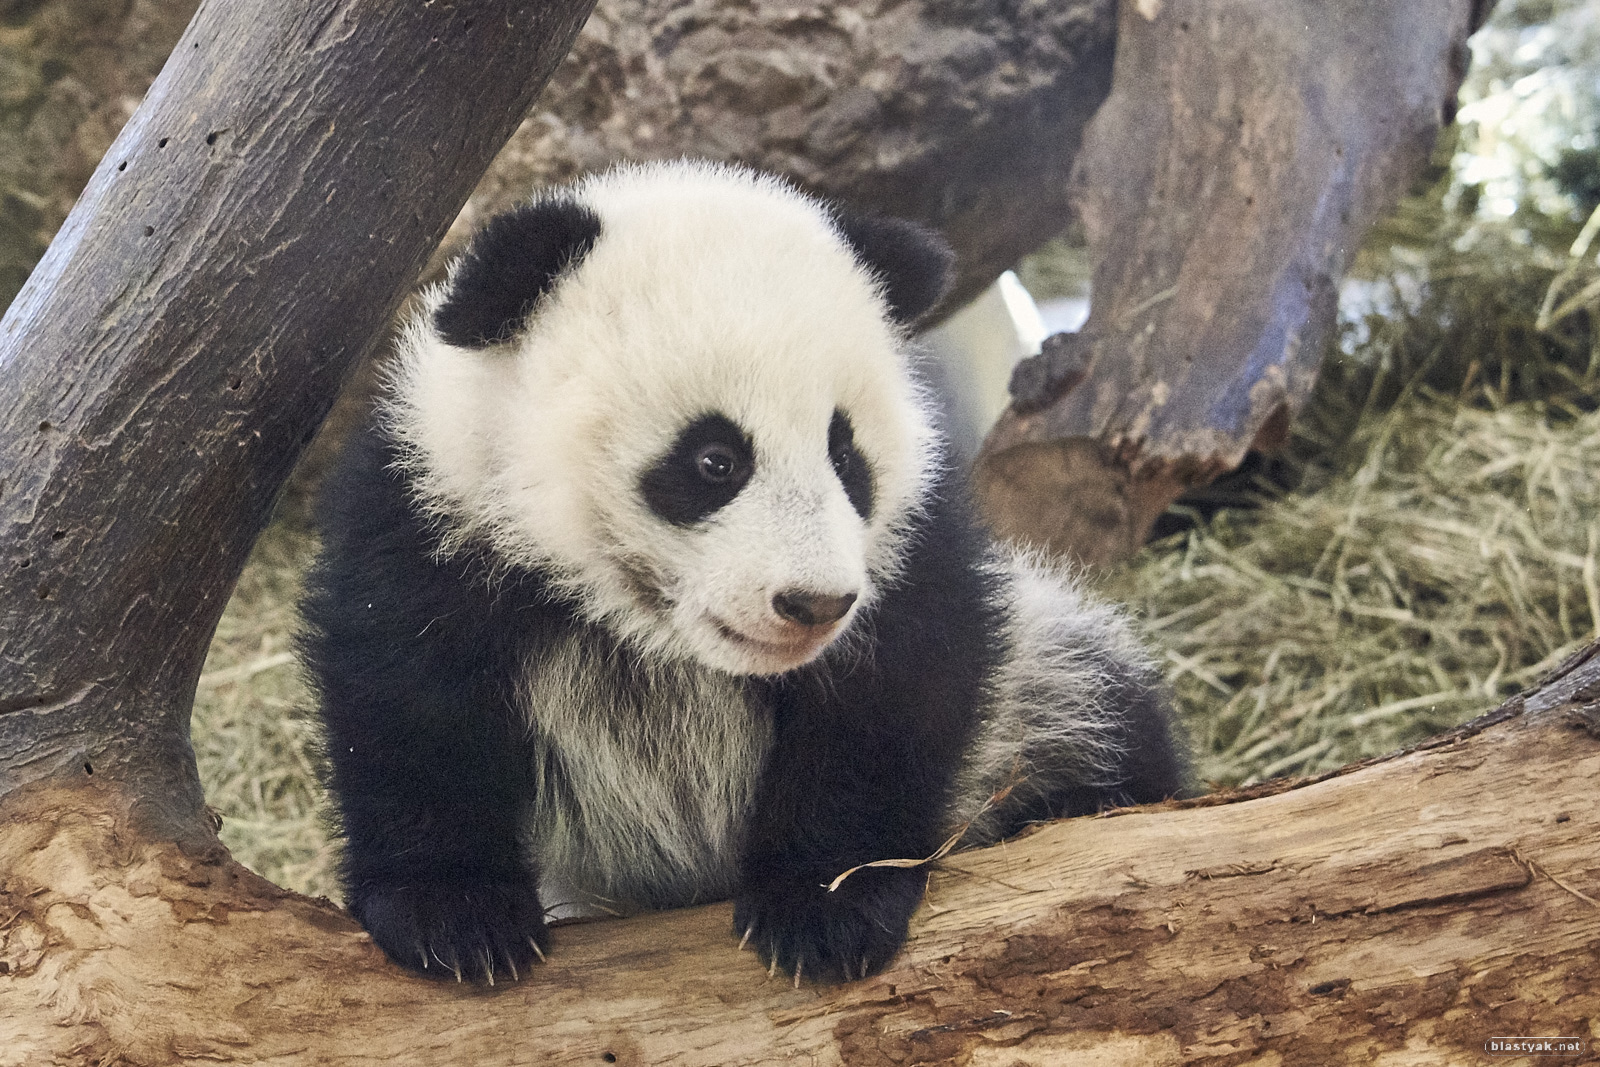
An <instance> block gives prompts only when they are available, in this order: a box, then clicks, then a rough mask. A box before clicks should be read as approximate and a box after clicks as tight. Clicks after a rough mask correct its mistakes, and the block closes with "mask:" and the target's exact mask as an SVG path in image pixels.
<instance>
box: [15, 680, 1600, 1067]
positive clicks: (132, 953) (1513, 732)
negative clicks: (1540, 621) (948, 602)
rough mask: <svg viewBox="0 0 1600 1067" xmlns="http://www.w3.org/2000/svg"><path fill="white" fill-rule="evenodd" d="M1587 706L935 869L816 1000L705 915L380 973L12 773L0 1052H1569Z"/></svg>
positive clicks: (190, 1060) (885, 1055)
mask: <svg viewBox="0 0 1600 1067" xmlns="http://www.w3.org/2000/svg"><path fill="white" fill-rule="evenodd" d="M1592 652H1593V650H1591V654H1592ZM1597 700H1600V659H1595V660H1591V661H1589V662H1586V663H1582V664H1580V665H1579V666H1578V667H1577V669H1576V670H1574V671H1572V672H1571V673H1569V674H1568V675H1566V676H1565V677H1563V678H1561V679H1559V680H1558V681H1557V682H1555V683H1554V684H1552V685H1549V686H1547V687H1546V688H1544V689H1542V690H1540V691H1539V692H1537V693H1535V694H1533V695H1531V696H1529V697H1527V698H1526V699H1524V698H1521V697H1519V698H1516V699H1515V700H1513V701H1512V702H1510V703H1509V704H1508V705H1506V706H1505V707H1504V708H1502V709H1501V710H1500V711H1499V712H1497V713H1496V714H1494V715H1491V716H1488V717H1486V719H1485V720H1481V721H1480V722H1479V723H1477V724H1473V725H1470V726H1469V727H1466V728H1463V729H1462V730H1460V731H1458V732H1456V733H1455V734H1454V735H1448V736H1446V737H1443V738H1439V739H1436V740H1434V741H1432V742H1429V743H1428V744H1427V745H1425V746H1424V747H1423V748H1422V749H1420V750H1417V751H1414V752H1412V753H1409V754H1404V755H1401V756H1398V757H1395V758H1390V759H1386V760H1381V761H1375V762H1373V763H1371V764H1368V765H1363V766H1357V767H1355V768H1350V769H1347V770H1346V771H1344V772H1339V773H1336V774H1334V775H1330V776H1328V777H1326V778H1325V779H1323V780H1319V781H1316V782H1314V783H1309V784H1306V783H1301V786H1302V787H1298V788H1297V787H1295V786H1294V785H1293V784H1290V783H1269V784H1268V785H1266V786H1263V787H1260V788H1258V789H1257V790H1255V791H1254V792H1253V793H1245V794H1235V795H1232V796H1221V797H1211V798H1206V799H1205V800H1203V801H1200V802H1197V803H1193V804H1191V805H1190V806H1188V807H1185V808H1181V809H1176V810H1174V809H1170V808H1169V809H1158V810H1144V809H1138V810H1133V811H1129V812H1126V813H1120V814H1118V815H1116V816H1115V817H1110V818H1100V819H1093V818H1090V819H1079V820H1073V821H1070V822H1063V823H1056V824H1053V825H1051V826H1048V827H1044V828H1041V829H1040V830H1038V831H1037V832H1035V833H1033V834H1032V835H1030V836H1027V837H1024V838H1022V839H1020V840H1017V841H1013V842H1010V843H1008V844H1005V845H1002V846H999V847H996V848H993V849H988V850H985V851H982V852H975V853H969V854H966V855H961V856H957V857H955V858H954V859H952V860H949V861H946V864H945V869H944V870H943V871H942V872H940V873H938V874H937V875H936V876H935V878H934V881H933V886H932V888H931V890H930V893H929V897H928V900H927V902H926V904H925V905H924V907H923V908H922V910H921V911H920V912H919V914H918V917H917V919H916V920H915V921H914V923H913V927H912V935H911V940H910V942H909V945H908V947H907V948H906V950H905V952H904V953H903V954H902V956H901V957H900V958H899V959H898V960H897V961H896V962H895V964H894V965H892V966H891V968H890V969H889V970H888V971H887V972H885V973H884V974H882V975H879V976H877V977H875V978H873V979H870V980H868V981H865V982H861V983H857V984H854V985H848V986H843V987H836V988H831V989H818V988H814V987H809V986H808V987H805V988H801V989H798V990H797V989H793V988H791V987H790V986H789V985H788V984H787V983H785V982H781V981H768V980H767V979H766V975H765V973H764V972H763V970H762V969H761V967H760V966H759V964H758V963H757V962H756V960H755V957H754V956H753V955H750V954H741V953H739V952H738V951H737V950H736V943H735V941H734V939H733V937H732V934H731V932H730V930H729V926H730V918H729V908H728V906H727V905H725V904H724V905H714V906H710V907H706V908H700V909H695V910H690V911H680V912H670V913H665V914H661V915H656V916H647V917H644V918H640V919H634V920H628V921H620V922H607V923H596V924H589V925H580V926H570V927H565V928H561V929H558V930H557V931H556V932H555V952H554V953H553V954H552V956H551V959H550V962H549V963H548V964H545V965H542V966H540V967H539V968H538V969H537V970H536V971H535V973H534V974H533V975H532V976H530V977H528V978H526V979H525V980H524V981H523V982H521V983H520V984H517V985H512V986H506V985H501V986H500V987H498V988H495V989H474V988H472V987H464V986H457V985H455V984H454V983H441V982H435V981H431V980H429V979H426V978H420V977H415V976H411V975H409V974H406V973H403V972H401V971H400V970H399V969H398V968H396V967H395V966H393V965H392V964H390V963H388V962H387V961H386V960H385V959H384V958H383V957H382V955H381V954H380V953H379V952H378V950H377V949H376V948H374V947H373V945H372V943H371V941H370V940H369V939H368V937H367V936H366V935H365V934H364V933H363V932H362V931H361V930H360V929H359V928H358V927H357V926H356V925H355V923H354V922H352V921H351V920H350V919H349V918H348V917H347V916H346V915H344V914H343V913H342V912H340V911H338V910H337V909H335V908H333V907H331V906H330V905H328V904H326V902H317V901H312V900H307V899H305V898H303V897H299V896H296V895H294V894H290V893H287V892H285V891H282V890H279V889H276V888H275V887H273V886H271V885H269V884H267V883H265V882H263V881H262V880H261V879H259V878H257V877H255V876H253V875H251V874H250V873H249V872H247V871H245V870H244V869H243V868H240V867H238V866H237V865H236V864H233V863H232V862H231V861H230V860H229V859H228V858H227V855H226V853H225V852H224V851H223V850H222V849H221V847H220V846H216V845H213V846H211V847H210V848H209V849H200V850H194V851H191V852H189V853H187V854H186V853H184V852H182V851H180V850H179V849H178V848H177V847H175V846H173V845H170V844H166V843H162V842H159V841H151V840H149V839H148V838H146V837H144V836H142V835H141V834H140V833H139V832H138V830H137V829H136V827H135V826H134V824H133V823H132V822H131V821H130V820H129V818H128V804H129V802H128V800H127V799H126V797H125V796H123V795H121V794H119V793H118V792H116V791H114V790H111V789H106V788H102V787H101V786H99V785H98V784H96V785H87V784H86V785H84V786H82V787H80V788H75V789H62V788H59V787H44V786H36V787H30V788H29V789H27V790H22V791H17V792H13V793H11V794H10V795H9V796H6V797H4V798H0V871H3V872H5V874H4V881H3V883H0V1065H4V1067H18V1065H23V1064H27V1065H33V1064H46V1063H54V1064H104V1063H120V1064H130V1065H140V1067H144V1065H151V1067H154V1065H170V1064H201V1063H207V1064H215V1063H272V1064H277V1065H281V1067H293V1065H298V1064H307V1065H309V1064H318V1065H329V1064H388V1063H462V1064H468V1063H470V1064H473V1065H474V1067H490V1065H495V1064H585V1065H591V1064H592V1065H599V1064H603V1063H617V1064H625V1065H636V1064H660V1063H674V1064H682V1065H685V1067H689V1065H696V1064H704V1065H717V1067H737V1065H744V1064H749V1065H767V1064H772V1063H776V1062H788V1061H789V1060H796V1061H799V1062H807V1063H813V1064H849V1065H852V1067H855V1065H867V1064H874V1065H876V1064H917V1063H949V1064H964V1065H1018V1064H1023V1065H1029V1064H1041V1065H1042V1064H1066V1063H1073V1064H1098V1065H1127V1067H1163V1065H1169V1064H1208V1065H1229V1064H1242V1063H1260V1064H1276V1065H1284V1067H1293V1065H1305V1067H1326V1065H1327V1064H1333V1063H1375V1062H1381V1063H1383V1064H1386V1065H1391V1067H1394V1065H1404V1064H1439V1065H1446V1064H1451V1065H1457V1064H1463V1063H1477V1062H1480V1060H1482V1059H1483V1045H1484V1042H1485V1041H1486V1040H1488V1039H1489V1038H1490V1037H1494V1036H1506V1035H1510V1036H1518V1035H1522V1036H1566V1037H1577V1038H1580V1039H1581V1040H1582V1041H1583V1043H1584V1047H1585V1048H1586V1049H1587V1048H1589V1047H1591V1046H1592V1044H1593V1043H1594V1042H1596V1041H1600V978H1597V966H1596V961H1597V960H1600V899H1597V898H1600V852H1597V851H1596V849H1595V841H1596V840H1597V839H1600V808H1597V806H1596V805H1595V803H1594V783H1595V782H1596V781H1597V780H1600V708H1597V705H1596V701H1597ZM1586 1055H1587V1053H1586ZM1561 1062H1571V1061H1568V1060H1563V1061H1561Z"/></svg>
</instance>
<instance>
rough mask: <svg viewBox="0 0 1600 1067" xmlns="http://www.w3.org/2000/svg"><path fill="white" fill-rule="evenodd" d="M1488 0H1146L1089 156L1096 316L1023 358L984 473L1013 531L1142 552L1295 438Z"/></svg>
mask: <svg viewBox="0 0 1600 1067" xmlns="http://www.w3.org/2000/svg"><path fill="white" fill-rule="evenodd" d="M1489 6H1490V3H1488V2H1486V0H1423V2H1417V3H1403V4H1396V3H1392V2H1390V0H1345V2H1341V3H1329V2H1327V0H1129V2H1127V3H1125V4H1123V5H1122V9H1121V14H1120V25H1119V29H1118V41H1117V59H1116V74H1115V84H1114V87H1113V91H1112V94H1111V97H1110V98H1109V99H1108V100H1107V101H1106V103H1105V106H1104V107H1102V108H1101V109H1100V112H1099V114H1097V115H1096V116H1095V119H1094V122H1093V124H1092V125H1091V126H1090V129H1089V132H1088V134H1087V135H1086V138H1085V142H1084V147H1083V152H1082V153H1081V155H1080V156H1079V158H1078V162H1077V172H1076V176H1075V179H1074V181H1075V184H1076V186H1077V189H1078V194H1077V197H1076V199H1077V203H1078V205H1079V208H1080V210H1081V212H1082V215H1083V219H1084V226H1085V229H1086V231H1087V233H1088V238H1089V247H1090V252H1091V254H1092V258H1093V260H1094V263H1095V272H1094V303H1093V309H1092V311H1091V312H1090V316H1089V321H1088V323H1087V324H1086V325H1085V327H1084V330H1083V332H1081V333H1079V334H1075V335H1070V336H1069V335H1062V336H1058V337H1056V338H1054V339H1053V340H1052V341H1051V342H1050V343H1049V344H1047V346H1046V349H1045V351H1044V352H1043V353H1042V354H1041V355H1040V356H1039V357H1037V358H1036V359H1033V360H1029V361H1027V362H1025V363H1024V364H1022V365H1020V366H1019V367H1018V368H1017V372H1016V374H1015V375H1013V377H1012V384H1011V390H1012V404H1011V407H1010V409H1009V410H1008V411H1007V412H1006V413H1005V415H1004V416H1003V417H1002V418H1001V420H1000V422H999V424H998V425H997V426H996V427H995V428H994V430H993V432H992V433H991V434H990V436H989V439H988V441H987V442H986V443H985V445H984V449H983V452H982V454H981V455H980V457H979V460H978V465H977V469H976V472H975V477H976V481H977V485H978V487H979V495H980V498H981V502H982V505H983V510H984V513H985V515H986V516H987V517H988V519H989V521H990V523H991V525H992V526H994V528H995V529H996V530H997V531H999V532H1000V533H1002V534H1004V535H1006V536H1009V537H1013V538H1017V539H1020V540H1024V541H1030V542H1033V543H1035V544H1039V545H1041V546H1046V547H1048V548H1049V549H1051V550H1052V551H1054V552H1057V553H1060V554H1065V555H1070V556H1074V557H1077V558H1078V559H1079V560H1082V561H1084V562H1088V563H1105V562H1109V561H1111V560H1114V559H1117V558H1119V557H1122V556H1125V555H1128V554H1131V553H1132V552H1133V551H1135V550H1137V548H1138V547H1139V546H1140V545H1141V544H1142V543H1143V542H1144V539H1145V537H1146V535H1147V534H1148V532H1149V530H1150V527H1151V525H1152V524H1153V523H1154V522H1155V520H1156V518H1157V517H1158V516H1159V515H1160V514H1161V512H1163V511H1164V510H1166V507H1167V505H1168V504H1170V503H1171V502H1172V501H1173V500H1174V499H1176V497H1177V496H1178V494H1179V493H1181V492H1182V491H1183V490H1184V489H1185V488H1187V487H1189V486H1193V485H1199V484H1203V483H1205V482H1207V481H1210V480H1211V479H1212V478H1214V477H1215V476H1216V475H1218V474H1220V473H1222V472H1223V471H1227V470H1231V469H1232V468H1233V467H1235V466H1237V465H1238V463H1239V461H1240V460H1241V459H1243V458H1244V454H1245V452H1246V450H1248V449H1249V448H1251V447H1252V446H1253V445H1254V446H1258V447H1264V448H1269V449H1270V448H1273V447H1276V446H1277V445H1279V444H1281V443H1282V442H1283V441H1284V439H1285V438H1286V436H1287V433H1288V428H1289V420H1290V418H1291V417H1292V416H1293V414H1294V413H1295V412H1297V411H1298V410H1299V409H1300V406H1301V405H1302V404H1303V403H1304V401H1305V399H1306V397H1307V395H1308V394H1309V393H1310V391H1311V385H1312V383H1313V381H1315V379H1316V375H1317V369H1318V366H1319V365H1320V363H1321V360H1322V354H1323V350H1324V348H1325V347H1326V343H1327V340H1328V337H1329V335H1330V333H1331V331H1332V328H1333V325H1334V321H1335V316H1336V312H1337V298H1338V285H1339V281H1340V279H1341V278H1342V277H1343V275H1344V272H1345V270H1346V268H1347V267H1348V266H1349V265H1350V262H1351V260H1352V258H1353V257H1354V255H1355V252H1356V249H1357V248H1358V247H1359V246H1360V244H1361V241H1362V238H1363V236H1364V235H1365V233H1366V232H1367V230H1368V228H1369V227H1370V226H1371V225H1372V224H1373V223H1374V222H1375V221H1377V219H1378V218H1380V217H1381V216H1382V215H1383V214H1384V213H1386V212H1387V211H1389V210H1390V209H1391V208H1392V207H1393V205H1394V204H1395V202H1396V201H1397V200H1398V198H1399V197H1400V196H1401V194H1402V193H1404V192H1405V190H1406V189H1407V188H1408V187H1409V186H1410V184H1411V183H1412V181H1414V180H1415V178H1416V177H1417V175H1418V174H1419V173H1420V171H1421V168H1422V166H1423V164H1424V163H1425V162H1426V160H1427V157H1428V154H1429V151H1430V149H1431V147H1432V144H1433V141H1434V137H1435V135H1436V134H1437V132H1438V130H1439V127H1440V125H1441V124H1443V123H1446V122H1448V121H1449V120H1450V117H1451V115H1452V114H1453V111H1454V100H1455V93H1456V89H1457V87H1458V86H1459V85H1460V83H1461V78H1462V76H1463V75H1464V74H1465V73H1466V59H1467V53H1466V39H1467V35H1468V34H1469V33H1470V32H1471V31H1472V30H1473V29H1475V28H1476V27H1477V25H1478V24H1479V23H1480V22H1481V21H1482V19H1483V17H1484V16H1485V15H1486V14H1487V9H1488V7H1489Z"/></svg>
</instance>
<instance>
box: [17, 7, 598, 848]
mask: <svg viewBox="0 0 1600 1067" xmlns="http://www.w3.org/2000/svg"><path fill="white" fill-rule="evenodd" d="M591 2H592V0H552V2H549V3H540V4H526V3H519V2H516V0H479V2H476V3H474V4H472V5H466V6H463V5H457V4H452V3H438V4H432V3H429V4H417V3H399V2H393V0H328V2H327V3H322V4H316V5H303V4H280V3H277V2H268V0H254V2H245V0H227V2H220V0H213V2H211V3H208V4H206V5H204V6H203V7H202V8H201V10H200V11H199V12H198V13H197V14H196V16H195V18H194V21H193V22H192V23H191V24H190V25H189V27H188V29H187V30H186V31H185V33H184V35H183V38H182V39H181V40H180V41H179V42H178V46H177V49H176V51H175V53H174V55H173V57H172V59H171V60H170V61H169V62H168V64H167V66H166V68H165V69H164V70H163V71H162V73H161V76H160V78H159V79H158V80H157V81H156V83H155V84H154V85H153V86H152V87H151V90H150V94H149V96H148V98H147V99H146V101H145V103H144V104H143V105H142V106H141V107H140V109H139V111H138V113H137V114H136V115H135V116H134V118H133V119H132V120H131V121H130V122H129V123H128V125H127V126H126V127H125V128H124V129H123V131H122V133H121V135H120V136H119V137H118V138H117V140H116V143H115V144H114V145H113V146H112V149H111V151H110V152H109V153H108V154H107V155H106V157H105V158H104V160H102V162H101V165H100V167H99V169H98V170H97V171H96V172H95V175H94V177H93V179H92V180H91V181H90V183H89V186H88V188H87V189H86V190H85V191H84V194H83V196H82V198H81V199H80V200H79V202H78V204H77V207H76V208H75V209H74V210H73V212H72V215H71V216H70V217H69V218H68V220H67V222H66V224H65V226H63V228H62V230H61V232H60V233H59V234H58V235H57V237H56V240H55V241H54V243H53V244H52V245H51V246H50V250H49V252H48V253H47V254H46V255H45V257H44V259H43V260H42V261H41V262H40V263H39V266H38V268H37V269H36V270H35V271H34V272H33V275H32V277H31V278H30V279H29V282H28V284H27V286H26V287H25V288H24V289H23V291H22V292H21V293H20V294H19V295H18V297H17V299H16V300H15V301H14V302H13V304H12V305H11V307H10V309H9V311H8V312H7V314H6V316H5V318H4V320H0V479H3V480H0V553H3V562H0V566H3V568H4V569H3V571H0V593H3V595H4V600H3V607H0V663H3V664H4V665H5V667H4V674H3V675H0V794H6V793H10V792H13V791H15V790H17V789H18V788H20V787H21V786H23V785H24V784H25V783H28V782H31V781H35V780H41V779H45V778H51V779H55V780H57V781H62V782H82V783H86V782H88V780H89V779H90V778H91V777H93V778H94V780H95V781H104V780H105V779H107V778H110V779H113V780H114V781H115V782H116V784H118V785H119V786H120V787H122V788H124V789H126V790H127V791H128V792H129V795H131V796H136V797H140V798H142V800H141V808H140V812H141V814H142V815H144V816H146V817H148V818H150V819H151V820H153V822H154V824H155V825H156V826H157V827H159V829H158V830H157V831H156V832H158V833H159V834H160V835H161V836H167V837H171V838H175V839H180V840H188V841H200V842H203V841H206V840H208V839H210V829H209V825H208V822H207V819H206V816H205V813H204V802H203V798H202V797H201V794H200V786H199V782H198V779H197V777H196V774H195V769H194V757H193V754H192V752H191V751H190V749H189V744H188V730H189V710H190V702H191V700H192V698H193V694H194V687H195V680H196V678H197V677H198V675H199V672H200V665H201V662H202V659H203V657H204V655H205V650H206V645H207V642H208V641H209V639H210V635H211V632H212V630H213V629H214V627H215V625H216V621H217V617H218V615H219V614H220V613H221V611H222V607H223V604H224V602H225V601H226V599H227V595H226V594H227V591H228V590H229V589H230V588H231V587H232V585H233V582H234V580H235V579H236V578H237V576H238V573H239V569H240V567H241V566H242V565H243V563H244V559H245V555H246V553H247V552H248V551H249V549H250V545H251V543H252V542H253V541H254V539H255V536H256V534H257V533H258V532H259V531H260V529H261V527H262V525H263V524H264V523H265V521H266V519H267V517H268V515H269V513H270V511H271V508H272V505H273V501H274V500H275V499H276V497H277V495H278V491H279V488H280V487H281V486H282V484H283V481H284V479H285V477H286V476H287V474H288V472H289V468H290V467H291V466H292V465H293V463H294V460H295V458H296V456H298V455H299V453H300V450H301V448H302V447H303V446H304V444H305V442H306V441H308V440H309V439H310V437H311V435H312V434H313V432H314V431H315V430H316V427H317V425H318V423H319V422H320V421H321V420H322V417H323V415H324V414H325V413H326V412H327V410H328V407H329V406H330V405H331V404H332V402H333V399H334V397H335V395H336V394H337V393H338V390H339V387H340V384H341V383H342V381H343V380H344V378H345V376H346V373H347V372H348V370H349V369H350V367H351V366H352V365H353V364H354V362H355V360H356V358H357V357H358V356H359V355H360V354H361V353H362V352H363V351H365V350H366V349H367V348H368V347H369V346H370V345H371V343H372V341H373V339H374V337H375V336H376V335H377V333H378V331H379V330H380V329H382V327H383V326H384V324H385V322H386V321H387V320H388V319H389V317H390V316H391V314H392V313H393V311H394V309H395V307H396V306H397V305H398V303H399V301H400V299H401V297H402V295H403V293H404V291H405V290H406V288H407V287H408V286H410V285H411V284H412V282H413V281H414V280H415V278H416V276H417V272H418V270H419V269H420V268H421V266H422V264H423V262H424V261H425V260H426V258H427V256H428V254H429V253H430V252H431V251H432V250H433V248H434V247H435V245H436V244H437V243H438V241H439V238H440V237H441V235H442V234H443V233H444V231H445V229H446V227H447V226H448V225H449V223H450V220H451V219H452V218H454V216H455V215H456V213H457V212H458V211H459V210H460V207H461V204H462V203H463V201H464V200H465V199H466V197H467V195H468V193H469V192H470V191H471V188H472V186H473V184H474V183H475V182H476V181H477V180H478V179H479V178H480V177H481V175H482V173H483V171H484V169H485V168H486V167H487V166H488V164H489V161H490V160H491V159H492V158H493V156H494V153H495V152H496V151H497V150H498V149H499V147H500V146H501V144H503V143H504V140H505V138H506V137H507V136H509V135H510V133H511V131H512V130H513V129H514V128H515V127H516V124H517V123H518V122H519V121H520V119H521V117H522V115H523V114H524V113H525V112H526V109H527V107H528V105H529V103H530V102H531V99H532V97H533V95H534V93H535V92H536V91H537V89H538V86H539V85H540V84H541V83H542V82H543V80H544V79H545V78H546V77H547V76H548V75H549V73H550V71H552V70H553V69H554V67H555V65H556V63H557V62H558V61H559V59H560V57H561V56H562V54H563V53H564V52H565V51H566V49H567V48H568V46H569V45H570V43H571V41H572V38H573V37H574V36H575V35H576V33H577V31H578V28H579V27H580V26H581V25H582V23H583V20H584V18H585V16H586V15H587V14H588V10H589V6H590V3H591Z"/></svg>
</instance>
